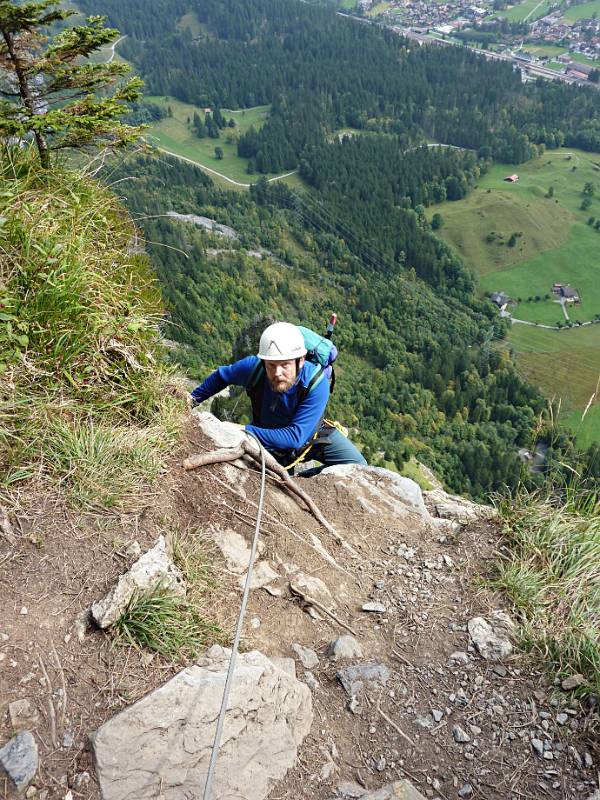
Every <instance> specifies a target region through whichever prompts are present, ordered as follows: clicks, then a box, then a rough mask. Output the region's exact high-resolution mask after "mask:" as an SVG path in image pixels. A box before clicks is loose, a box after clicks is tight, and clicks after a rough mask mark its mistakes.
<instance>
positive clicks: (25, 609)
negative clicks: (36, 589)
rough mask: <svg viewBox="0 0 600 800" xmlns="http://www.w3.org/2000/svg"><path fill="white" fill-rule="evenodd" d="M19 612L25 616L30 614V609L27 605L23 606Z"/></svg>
mask: <svg viewBox="0 0 600 800" xmlns="http://www.w3.org/2000/svg"><path fill="white" fill-rule="evenodd" d="M19 614H21V616H23V617H25V616H27V614H29V611H27V606H23V607H22V608H21V610H20V611H19Z"/></svg>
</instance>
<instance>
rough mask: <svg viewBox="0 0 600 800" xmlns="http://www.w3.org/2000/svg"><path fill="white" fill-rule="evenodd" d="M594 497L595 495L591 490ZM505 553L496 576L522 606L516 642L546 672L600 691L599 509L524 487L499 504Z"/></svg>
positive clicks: (516, 602)
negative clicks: (579, 679)
mask: <svg viewBox="0 0 600 800" xmlns="http://www.w3.org/2000/svg"><path fill="white" fill-rule="evenodd" d="M596 500H597V498H596ZM500 513H501V516H502V517H503V518H504V521H505V535H506V538H507V542H508V550H509V554H508V555H507V556H506V557H504V558H503V560H502V561H501V562H500V564H499V575H498V578H497V580H496V581H495V582H494V583H495V586H496V587H497V588H501V589H503V590H504V591H505V592H506V593H507V594H508V595H509V597H510V599H511V601H512V602H513V603H514V605H515V606H516V608H517V609H518V611H519V613H520V621H521V623H522V624H521V644H522V646H524V647H525V648H526V649H528V650H530V651H532V652H533V653H535V654H536V655H537V656H538V657H539V659H540V660H541V661H542V662H543V663H545V666H546V668H547V669H548V672H549V673H550V675H551V676H552V677H554V676H556V675H557V674H558V675H559V676H563V677H566V676H568V675H572V674H575V673H581V674H582V675H583V676H584V678H585V679H586V681H587V684H586V685H585V686H583V687H582V688H581V690H580V691H581V692H582V693H585V692H589V691H592V692H595V693H598V692H599V691H600V617H599V615H598V609H599V608H600V515H598V512H597V509H596V510H595V509H594V507H593V498H592V503H590V504H589V506H588V507H587V508H585V509H583V510H582V509H581V508H578V509H574V508H573V507H572V506H570V505H569V503H568V502H566V503H565V502H564V501H563V502H562V503H557V501H556V498H547V499H546V498H541V497H539V496H528V495H526V494H523V495H521V496H517V497H515V498H509V499H508V500H506V501H505V502H504V503H503V504H501V506H500Z"/></svg>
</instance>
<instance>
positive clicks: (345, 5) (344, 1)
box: [338, 0, 356, 11]
mask: <svg viewBox="0 0 600 800" xmlns="http://www.w3.org/2000/svg"><path fill="white" fill-rule="evenodd" d="M338 8H342V9H343V10H344V11H352V10H354V9H355V8H356V0H339V3H338Z"/></svg>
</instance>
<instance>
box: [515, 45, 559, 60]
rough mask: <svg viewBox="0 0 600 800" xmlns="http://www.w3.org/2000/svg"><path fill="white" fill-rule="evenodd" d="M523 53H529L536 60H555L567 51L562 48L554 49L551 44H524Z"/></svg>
mask: <svg viewBox="0 0 600 800" xmlns="http://www.w3.org/2000/svg"><path fill="white" fill-rule="evenodd" d="M523 52H525V53H531V55H532V56H537V57H538V58H556V57H557V56H562V55H563V54H564V53H566V52H568V51H567V50H566V49H565V48H564V47H556V46H555V45H553V44H526V45H524V46H523Z"/></svg>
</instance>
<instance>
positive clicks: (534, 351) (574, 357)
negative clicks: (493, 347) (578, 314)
mask: <svg viewBox="0 0 600 800" xmlns="http://www.w3.org/2000/svg"><path fill="white" fill-rule="evenodd" d="M504 346H506V347H509V348H510V349H511V350H512V352H513V353H514V355H515V358H516V363H517V366H518V368H519V371H520V372H521V373H522V374H523V375H524V376H525V377H526V378H527V379H528V380H529V381H530V382H531V383H532V384H533V385H534V386H537V387H538V388H539V389H540V391H541V392H542V393H543V394H544V396H545V397H548V398H549V399H556V400H557V401H558V400H560V402H561V421H562V422H564V423H565V424H566V425H568V426H569V427H570V428H571V429H572V430H573V431H574V432H575V434H576V435H577V442H578V444H579V445H580V446H581V447H589V445H590V444H592V442H594V441H598V440H600V398H598V399H597V400H596V402H595V403H594V405H592V407H591V408H590V410H589V411H588V413H587V414H586V416H585V418H584V420H583V421H582V420H581V416H582V413H583V411H584V409H585V407H586V405H587V403H588V402H589V400H590V397H592V395H593V393H594V391H595V390H596V386H597V384H598V378H599V376H600V358H599V354H600V324H598V325H589V326H586V327H584V328H572V329H571V330H562V331H549V330H545V329H543V328H532V327H530V326H526V325H518V324H515V325H513V326H512V328H511V331H510V333H509V336H508V340H507V342H506V344H505V345H504Z"/></svg>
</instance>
